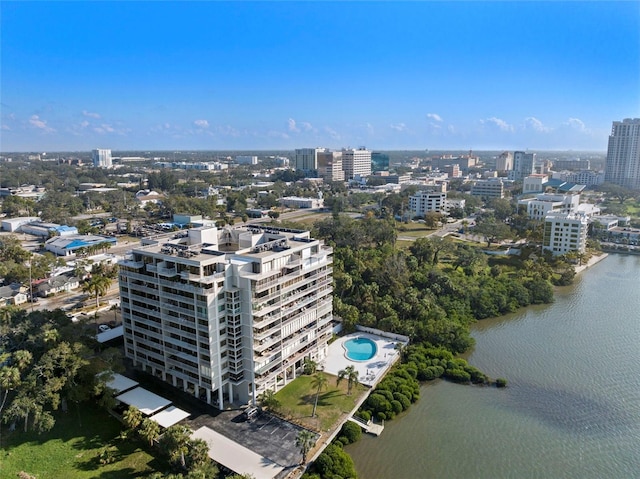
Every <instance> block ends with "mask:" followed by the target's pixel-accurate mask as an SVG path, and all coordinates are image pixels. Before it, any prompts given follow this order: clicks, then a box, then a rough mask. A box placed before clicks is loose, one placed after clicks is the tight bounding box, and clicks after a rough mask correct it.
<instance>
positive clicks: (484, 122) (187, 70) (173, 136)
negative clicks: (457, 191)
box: [0, 1, 640, 151]
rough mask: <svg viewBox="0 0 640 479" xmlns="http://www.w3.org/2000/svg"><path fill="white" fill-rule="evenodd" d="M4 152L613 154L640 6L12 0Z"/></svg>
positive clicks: (636, 68)
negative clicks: (350, 149)
mask: <svg viewBox="0 0 640 479" xmlns="http://www.w3.org/2000/svg"><path fill="white" fill-rule="evenodd" d="M0 8H1V25H0V26H1V34H0V35H1V45H0V46H1V50H0V52H1V53H0V54H1V67H2V68H1V73H0V75H1V84H0V95H1V97H0V99H1V108H2V110H1V122H2V129H1V130H0V133H1V138H0V139H1V143H0V150H1V151H55V150H88V149H91V148H96V147H100V148H111V149H113V150H119V149H141V150H154V149H167V150H185V149H278V148H283V149H292V148H300V147H311V146H324V147H329V148H340V147H345V146H354V147H355V146H362V145H366V146H367V147H369V148H372V149H432V150H434V149H469V148H471V149H475V150H482V149H525V148H529V149H533V150H536V149H537V150H549V149H574V150H606V145H607V136H608V134H609V132H610V129H611V122H612V121H613V120H621V119H623V118H629V117H639V116H640V2H637V1H627V2H584V3H583V2H574V1H571V2H552V1H546V2H506V1H505V2H483V1H475V2H408V3H402V2H394V3H390V2H372V3H370V2H327V3H323V2H286V1H284V2H266V1H263V2H204V1H203V2H180V3H174V2H146V1H139V2H64V3H63V2H60V3H59V2H13V1H2V3H1V4H0Z"/></svg>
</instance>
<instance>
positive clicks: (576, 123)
mask: <svg viewBox="0 0 640 479" xmlns="http://www.w3.org/2000/svg"><path fill="white" fill-rule="evenodd" d="M566 124H567V125H569V126H570V127H571V128H573V129H575V130H578V131H586V130H587V128H586V126H585V124H584V122H583V121H582V120H581V119H579V118H569V120H567V123H566Z"/></svg>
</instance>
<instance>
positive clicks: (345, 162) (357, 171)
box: [342, 147, 371, 180]
mask: <svg viewBox="0 0 640 479" xmlns="http://www.w3.org/2000/svg"><path fill="white" fill-rule="evenodd" d="M342 168H343V169H344V177H345V180H353V179H355V178H357V177H359V178H366V177H367V176H369V175H371V151H369V150H367V149H366V148H364V147H363V148H358V149H357V150H356V149H353V148H343V149H342Z"/></svg>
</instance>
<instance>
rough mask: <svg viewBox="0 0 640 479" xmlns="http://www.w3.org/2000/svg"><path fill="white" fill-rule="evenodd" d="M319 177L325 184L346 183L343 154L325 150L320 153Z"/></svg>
mask: <svg viewBox="0 0 640 479" xmlns="http://www.w3.org/2000/svg"><path fill="white" fill-rule="evenodd" d="M317 158H318V176H319V177H320V178H322V179H323V180H324V181H325V182H327V183H331V182H333V181H344V171H343V170H342V168H343V166H342V152H340V151H329V150H323V151H321V152H318V156H317Z"/></svg>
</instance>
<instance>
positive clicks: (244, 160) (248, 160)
mask: <svg viewBox="0 0 640 479" xmlns="http://www.w3.org/2000/svg"><path fill="white" fill-rule="evenodd" d="M236 163H238V164H239V165H257V164H258V157H257V156H250V155H238V156H236Z"/></svg>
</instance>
